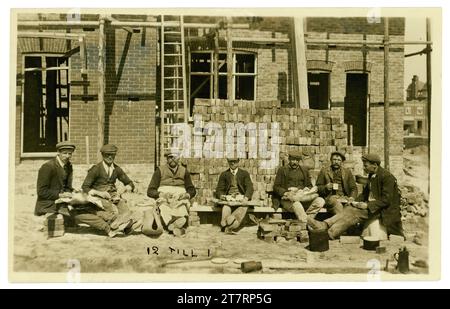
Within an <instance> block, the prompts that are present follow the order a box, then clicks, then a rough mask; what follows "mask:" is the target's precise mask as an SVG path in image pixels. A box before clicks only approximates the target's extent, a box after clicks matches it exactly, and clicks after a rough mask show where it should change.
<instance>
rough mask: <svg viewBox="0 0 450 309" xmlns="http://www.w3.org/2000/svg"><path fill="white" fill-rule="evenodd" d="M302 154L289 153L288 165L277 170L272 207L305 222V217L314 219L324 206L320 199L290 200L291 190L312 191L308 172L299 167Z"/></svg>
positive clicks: (323, 201) (322, 200)
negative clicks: (287, 212)
mask: <svg viewBox="0 0 450 309" xmlns="http://www.w3.org/2000/svg"><path fill="white" fill-rule="evenodd" d="M302 156H303V154H302V153H300V152H298V151H292V152H290V153H289V164H288V165H287V166H282V167H280V168H279V169H278V171H277V175H276V177H275V182H274V185H273V191H274V194H273V197H272V201H273V207H274V208H275V209H277V208H278V207H280V206H281V207H283V208H284V209H285V210H287V211H289V212H294V213H295V216H296V217H297V219H298V220H300V221H302V222H306V217H307V216H308V217H313V218H314V217H315V216H316V215H317V213H318V212H319V210H320V209H321V208H322V207H323V206H324V205H325V200H324V199H323V198H321V197H318V196H317V194H316V197H314V198H313V199H312V200H309V201H304V202H300V201H295V200H293V199H291V198H290V196H291V194H290V193H291V192H292V190H304V189H305V188H310V189H312V183H311V177H310V174H309V171H308V169H307V168H305V167H304V166H301V165H300V161H301V160H302Z"/></svg>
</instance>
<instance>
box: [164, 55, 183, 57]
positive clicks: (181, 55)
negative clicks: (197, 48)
mask: <svg viewBox="0 0 450 309" xmlns="http://www.w3.org/2000/svg"><path fill="white" fill-rule="evenodd" d="M164 56H166V57H176V56H182V54H164Z"/></svg>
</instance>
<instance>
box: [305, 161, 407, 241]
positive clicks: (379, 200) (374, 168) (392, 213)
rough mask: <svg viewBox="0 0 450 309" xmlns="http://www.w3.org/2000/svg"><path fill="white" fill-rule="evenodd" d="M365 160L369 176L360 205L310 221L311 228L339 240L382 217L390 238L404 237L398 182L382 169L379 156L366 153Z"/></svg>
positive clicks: (360, 198) (364, 163)
mask: <svg viewBox="0 0 450 309" xmlns="http://www.w3.org/2000/svg"><path fill="white" fill-rule="evenodd" d="M362 161H363V165H364V172H365V173H367V174H368V175H369V176H368V181H367V184H366V185H365V186H364V189H363V193H362V194H361V195H360V196H359V197H358V201H359V202H353V203H351V205H352V207H350V206H348V207H345V208H344V211H342V212H341V213H339V214H337V215H335V216H333V217H331V218H329V219H326V220H324V222H321V221H317V220H314V219H313V218H308V227H309V228H310V229H328V236H329V237H330V239H336V238H339V236H340V235H342V234H343V233H344V232H345V231H346V230H347V229H348V228H349V227H351V226H353V225H355V224H357V223H362V222H367V221H368V220H373V219H375V218H379V219H380V220H381V224H383V225H384V226H385V227H386V231H387V234H388V235H389V234H395V235H400V236H403V229H402V222H401V214H400V192H399V190H398V187H397V180H396V179H395V177H394V176H393V175H392V174H391V173H390V172H388V171H387V170H385V169H384V168H382V167H381V166H380V163H381V160H380V157H379V156H378V155H376V154H365V155H363V156H362Z"/></svg>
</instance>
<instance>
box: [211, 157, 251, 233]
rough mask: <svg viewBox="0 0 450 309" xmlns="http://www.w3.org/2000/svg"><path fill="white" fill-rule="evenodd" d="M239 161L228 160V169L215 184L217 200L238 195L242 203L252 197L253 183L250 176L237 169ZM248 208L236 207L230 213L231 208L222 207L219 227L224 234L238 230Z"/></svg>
mask: <svg viewBox="0 0 450 309" xmlns="http://www.w3.org/2000/svg"><path fill="white" fill-rule="evenodd" d="M238 164H239V159H228V165H229V166H230V168H229V169H227V170H226V171H224V172H222V174H220V176H219V181H218V183H217V188H216V195H217V197H218V198H223V196H224V195H238V194H241V195H243V196H244V199H243V201H249V200H251V199H252V196H253V183H252V180H251V178H250V174H249V173H248V172H247V171H245V170H243V169H241V168H238ZM247 209H248V207H245V206H241V207H237V208H236V209H235V210H234V211H233V212H231V207H230V206H228V205H223V206H222V220H221V221H220V225H222V227H223V228H224V230H225V232H228V231H230V232H232V231H234V230H236V229H237V228H239V226H240V225H241V223H242V220H243V219H244V217H245V214H246V213H247Z"/></svg>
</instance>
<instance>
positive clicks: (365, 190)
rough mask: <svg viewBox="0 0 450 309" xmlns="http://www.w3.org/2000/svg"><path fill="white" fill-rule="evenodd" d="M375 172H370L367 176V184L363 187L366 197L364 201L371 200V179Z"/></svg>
mask: <svg viewBox="0 0 450 309" xmlns="http://www.w3.org/2000/svg"><path fill="white" fill-rule="evenodd" d="M372 176H373V174H369V176H367V184H366V185H365V186H364V189H363V197H364V201H368V200H369V194H370V179H371V178H372Z"/></svg>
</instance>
